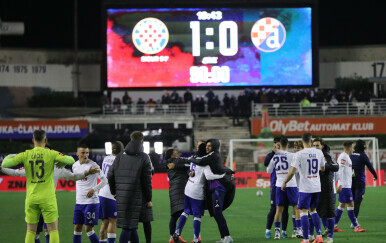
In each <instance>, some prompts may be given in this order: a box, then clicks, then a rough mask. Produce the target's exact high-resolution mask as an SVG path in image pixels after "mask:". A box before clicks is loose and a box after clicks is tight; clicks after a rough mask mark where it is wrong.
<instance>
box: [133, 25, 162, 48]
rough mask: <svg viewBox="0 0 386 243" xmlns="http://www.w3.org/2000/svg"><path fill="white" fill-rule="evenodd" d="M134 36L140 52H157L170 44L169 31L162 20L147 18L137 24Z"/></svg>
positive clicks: (134, 41)
mask: <svg viewBox="0 0 386 243" xmlns="http://www.w3.org/2000/svg"><path fill="white" fill-rule="evenodd" d="M132 37H133V43H134V45H135V47H136V48H137V49H138V50H139V51H140V52H142V53H145V54H156V53H158V52H160V51H162V50H163V49H164V48H165V47H166V45H167V44H168V41H169V31H168V28H167V27H166V25H165V24H164V23H163V22H162V21H161V20H159V19H156V18H145V19H142V20H141V21H139V22H138V23H137V24H136V25H135V27H134V29H133V34H132Z"/></svg>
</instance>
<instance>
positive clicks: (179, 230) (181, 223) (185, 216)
mask: <svg viewBox="0 0 386 243" xmlns="http://www.w3.org/2000/svg"><path fill="white" fill-rule="evenodd" d="M188 216H189V215H188V214H187V213H185V212H183V213H182V214H181V216H180V220H179V221H178V226H177V229H176V233H177V234H179V235H181V233H182V230H183V229H184V226H185V223H186V220H187V219H188Z"/></svg>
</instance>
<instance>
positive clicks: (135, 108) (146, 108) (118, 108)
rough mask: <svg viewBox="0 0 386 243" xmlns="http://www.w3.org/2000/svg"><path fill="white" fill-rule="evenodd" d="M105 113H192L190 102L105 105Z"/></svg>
mask: <svg viewBox="0 0 386 243" xmlns="http://www.w3.org/2000/svg"><path fill="white" fill-rule="evenodd" d="M103 115H124V116H132V115H135V116H139V115H143V116H169V115H178V116H188V115H191V110H190V103H188V104H134V103H132V104H130V105H113V104H111V105H110V104H109V105H104V106H103Z"/></svg>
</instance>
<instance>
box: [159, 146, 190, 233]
mask: <svg viewBox="0 0 386 243" xmlns="http://www.w3.org/2000/svg"><path fill="white" fill-rule="evenodd" d="M179 156H180V155H179V154H178V152H177V150H175V149H169V150H168V151H166V153H165V157H164V159H165V160H166V161H167V173H168V178H169V198H170V221H169V231H170V237H172V236H173V234H174V232H175V231H176V224H177V220H178V219H179V217H180V216H181V214H182V212H183V211H184V200H185V186H186V182H187V181H188V178H189V175H188V172H189V161H188V160H187V159H185V158H180V157H179Z"/></svg>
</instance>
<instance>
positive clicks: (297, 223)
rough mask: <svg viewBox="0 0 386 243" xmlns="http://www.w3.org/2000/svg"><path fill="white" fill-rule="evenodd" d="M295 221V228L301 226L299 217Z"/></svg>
mask: <svg viewBox="0 0 386 243" xmlns="http://www.w3.org/2000/svg"><path fill="white" fill-rule="evenodd" d="M295 222H296V228H297V229H299V228H301V227H302V223H301V221H300V219H297V220H296V221H295Z"/></svg>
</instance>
